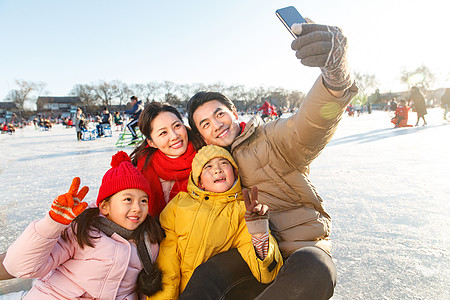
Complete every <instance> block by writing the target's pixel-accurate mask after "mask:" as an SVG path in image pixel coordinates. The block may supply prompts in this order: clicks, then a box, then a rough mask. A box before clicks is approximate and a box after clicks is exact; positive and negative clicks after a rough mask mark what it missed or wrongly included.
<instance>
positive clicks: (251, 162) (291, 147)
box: [231, 77, 358, 258]
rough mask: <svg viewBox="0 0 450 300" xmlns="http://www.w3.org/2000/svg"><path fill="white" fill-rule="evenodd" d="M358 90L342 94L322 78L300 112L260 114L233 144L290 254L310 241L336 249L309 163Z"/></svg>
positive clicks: (246, 180) (246, 179)
mask: <svg viewBox="0 0 450 300" xmlns="http://www.w3.org/2000/svg"><path fill="white" fill-rule="evenodd" d="M357 92H358V88H357V87H356V86H355V85H353V86H352V87H351V88H350V89H349V90H348V91H347V92H346V94H345V95H344V97H342V98H341V99H337V98H335V97H333V96H332V95H331V94H330V93H329V92H328V90H327V89H326V88H325V86H324V85H323V83H322V77H319V78H318V79H317V81H316V83H315V84H314V86H313V87H312V89H311V91H310V92H309V93H308V95H307V96H306V98H305V100H304V101H303V103H302V105H301V107H300V108H299V110H298V112H297V113H296V114H294V115H292V116H291V117H289V118H285V119H278V120H277V121H273V122H270V123H267V124H264V122H263V121H262V120H261V118H259V117H255V118H253V119H251V120H250V121H249V122H248V123H247V125H246V127H245V130H244V132H243V133H242V134H241V135H240V136H238V137H237V138H236V140H235V141H234V142H233V144H232V145H231V154H232V155H233V157H234V159H235V161H236V162H237V164H238V166H239V175H240V178H241V180H242V186H244V187H252V186H257V187H258V191H259V192H258V200H259V201H260V202H261V203H263V204H266V205H268V206H269V208H270V228H271V231H272V234H273V235H274V236H275V238H276V239H277V240H278V242H279V246H280V250H281V252H282V253H283V256H284V257H285V258H286V257H288V256H289V255H291V253H292V252H294V251H295V250H297V249H299V248H302V247H305V246H317V247H320V248H321V249H323V250H325V251H326V252H327V253H329V252H330V249H331V244H330V241H329V235H330V231H331V218H330V216H329V215H328V214H327V213H326V211H325V208H324V205H323V202H322V199H321V198H320V196H319V194H318V193H317V191H316V189H315V187H314V186H313V185H312V183H311V182H310V180H309V177H308V175H309V165H310V164H311V162H312V161H313V160H314V159H315V158H316V157H317V156H318V155H319V154H320V152H321V151H322V150H323V148H324V147H325V145H326V144H327V143H328V142H329V141H330V140H331V138H332V137H333V134H334V132H335V131H336V128H337V125H338V123H339V121H340V120H341V118H342V115H343V113H344V111H345V109H346V107H347V105H348V103H349V102H350V100H351V99H352V98H353V96H355V95H356V93H357ZM330 167H331V168H332V167H333V166H330Z"/></svg>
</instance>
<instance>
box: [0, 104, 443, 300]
mask: <svg viewBox="0 0 450 300" xmlns="http://www.w3.org/2000/svg"><path fill="white" fill-rule="evenodd" d="M287 116H288V114H285V115H283V117H287ZM241 118H242V121H246V120H248V119H249V118H250V116H247V115H246V116H242V117H241ZM426 118H427V122H428V125H427V126H418V127H409V128H395V129H394V128H393V124H391V123H390V116H389V113H388V112H383V111H373V113H372V114H370V115H369V114H362V115H361V116H360V117H356V116H355V117H349V116H347V115H345V116H344V117H343V119H342V121H341V123H340V124H339V127H338V130H337V132H336V134H335V136H334V137H333V140H332V141H331V142H330V143H329V144H328V145H327V146H326V147H325V149H324V151H323V152H322V153H321V155H320V156H319V157H318V158H317V159H316V160H315V161H314V162H313V163H312V165H311V174H310V177H311V181H312V182H313V183H314V185H315V186H316V188H317V190H318V192H319V194H320V195H321V197H322V199H323V201H324V204H325V207H326V210H327V211H328V212H329V213H330V215H331V217H332V219H333V229H332V236H331V239H332V241H333V250H332V254H333V258H334V260H335V262H336V266H337V269H338V283H337V286H336V289H335V293H334V296H333V299H450V290H449V288H448V287H449V286H450V201H449V200H450V196H449V195H450V183H449V173H450V172H449V171H450V169H449V168H450V154H449V152H450V151H449V150H450V122H447V121H445V120H443V118H442V110H441V109H440V108H431V109H429V113H428V115H426ZM414 122H415V113H413V112H411V113H410V122H409V123H410V124H414ZM118 134H119V132H116V131H113V137H110V138H100V139H97V140H93V141H77V140H76V134H75V130H74V129H73V128H70V129H67V128H63V127H62V126H61V125H56V126H54V127H53V128H52V129H51V130H50V131H39V130H35V129H34V127H32V126H29V127H26V128H24V129H19V130H17V131H16V133H15V134H14V135H8V134H2V135H0V149H1V156H0V182H1V189H0V228H1V232H0V251H1V252H3V251H6V250H7V248H8V245H10V244H11V243H12V242H13V241H14V240H15V238H16V237H17V236H18V235H19V234H20V233H21V232H22V230H23V229H24V228H25V227H26V226H27V225H28V224H29V223H30V222H31V221H33V220H35V219H38V218H42V217H43V216H44V215H45V214H46V213H47V211H48V209H49V207H50V205H51V202H52V201H53V199H54V198H55V197H56V196H57V195H59V194H61V193H63V192H66V191H67V189H68V188H69V186H70V183H71V181H72V178H73V177H75V176H79V177H80V178H81V184H82V185H87V186H89V188H90V192H89V194H88V195H87V197H86V199H87V201H88V202H91V201H94V200H95V199H96V195H97V192H98V187H99V185H100V182H101V178H102V176H103V174H104V173H105V171H106V170H107V169H108V168H109V167H110V165H109V164H110V161H111V156H112V155H113V154H114V153H116V152H117V151H118V150H124V151H126V152H127V153H131V151H132V148H131V147H126V148H117V147H115V142H116V140H117V138H118ZM20 284H21V281H20V280H19V279H14V280H8V281H3V282H0V294H2V293H5V292H10V291H14V290H18V289H17V286H19V287H20Z"/></svg>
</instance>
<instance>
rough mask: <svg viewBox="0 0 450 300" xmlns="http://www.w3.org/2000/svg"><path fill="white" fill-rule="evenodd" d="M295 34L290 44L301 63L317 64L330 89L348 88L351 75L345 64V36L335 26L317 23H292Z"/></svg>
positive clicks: (351, 80)
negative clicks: (295, 36)
mask: <svg viewBox="0 0 450 300" xmlns="http://www.w3.org/2000/svg"><path fill="white" fill-rule="evenodd" d="M292 31H294V33H295V34H296V35H297V36H298V38H296V39H295V40H294V41H293V42H292V45H291V48H292V50H295V51H296V53H295V55H296V56H297V58H298V59H300V61H301V63H302V64H304V65H305V66H309V67H320V69H321V71H322V74H323V79H324V84H325V86H326V87H327V88H328V89H330V90H333V91H343V90H346V89H348V88H349V87H350V86H351V85H352V83H353V79H352V75H351V73H350V68H349V66H348V63H347V38H346V37H345V36H344V35H343V34H342V31H341V29H340V28H339V27H334V26H327V25H319V24H305V23H303V24H294V25H292Z"/></svg>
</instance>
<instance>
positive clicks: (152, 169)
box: [137, 142, 196, 217]
mask: <svg viewBox="0 0 450 300" xmlns="http://www.w3.org/2000/svg"><path fill="white" fill-rule="evenodd" d="M195 154H196V151H195V150H194V146H193V145H192V143H191V142H189V144H188V147H187V149H186V152H185V153H184V154H183V155H181V156H179V157H177V158H170V157H168V156H167V155H165V154H164V153H162V152H161V151H160V150H156V151H155V152H154V153H153V155H152V157H151V158H150V162H149V163H148V164H147V166H146V167H145V169H143V168H144V164H145V160H146V157H142V158H141V159H139V161H138V164H137V168H138V170H140V171H141V172H142V174H143V175H144V177H145V178H146V179H147V180H148V182H149V184H150V187H151V189H152V195H149V196H150V198H151V199H150V201H149V208H148V213H149V214H150V215H151V216H154V217H157V216H159V214H160V213H161V211H162V210H163V209H164V207H165V206H166V202H165V201H164V193H163V189H162V185H161V181H160V180H159V178H161V179H163V180H166V181H175V183H174V185H173V187H172V190H171V191H170V195H169V201H170V200H172V198H173V197H175V196H176V195H177V194H178V193H179V192H180V191H184V192H186V191H187V183H188V178H189V174H190V172H191V169H192V160H193V159H194V156H195Z"/></svg>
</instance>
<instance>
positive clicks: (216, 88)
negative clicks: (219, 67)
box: [206, 81, 227, 94]
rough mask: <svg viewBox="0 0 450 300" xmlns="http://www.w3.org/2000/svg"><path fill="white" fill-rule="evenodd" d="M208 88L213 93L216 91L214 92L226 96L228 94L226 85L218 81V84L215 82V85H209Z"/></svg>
mask: <svg viewBox="0 0 450 300" xmlns="http://www.w3.org/2000/svg"><path fill="white" fill-rule="evenodd" d="M206 88H207V89H208V90H211V91H214V92H219V93H222V94H225V93H226V90H227V87H226V86H225V84H224V83H223V82H221V81H218V82H215V83H211V84H208V85H207V86H206Z"/></svg>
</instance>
